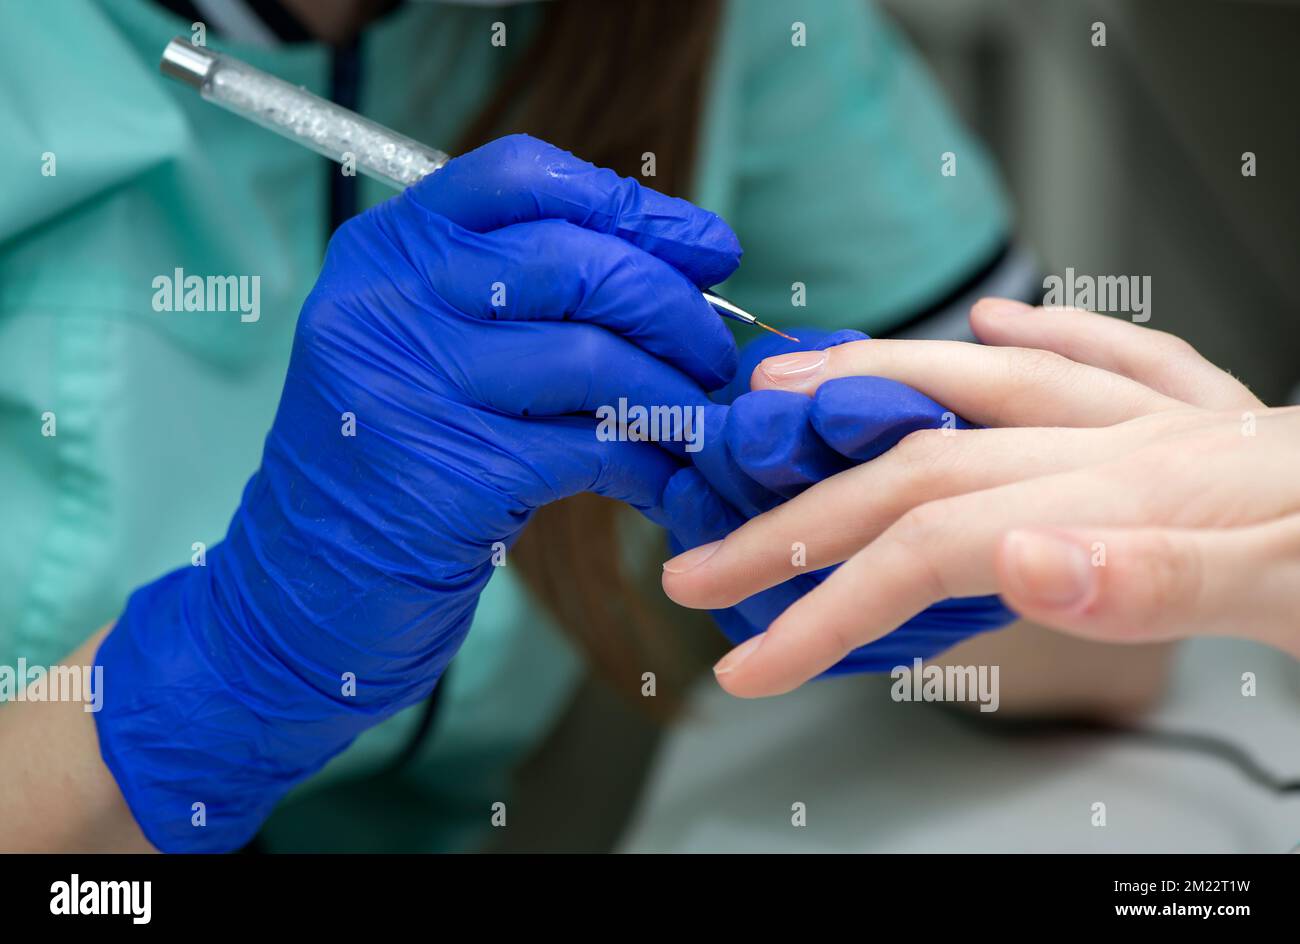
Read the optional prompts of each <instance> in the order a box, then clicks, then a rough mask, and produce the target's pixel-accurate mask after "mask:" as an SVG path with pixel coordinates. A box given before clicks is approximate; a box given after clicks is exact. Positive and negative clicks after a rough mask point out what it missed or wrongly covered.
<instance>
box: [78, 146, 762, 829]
mask: <svg viewBox="0 0 1300 944" xmlns="http://www.w3.org/2000/svg"><path fill="white" fill-rule="evenodd" d="M739 256H740V249H739V246H738V244H737V242H736V238H735V236H734V235H733V234H732V232H731V230H730V229H729V228H728V227H727V226H726V224H725V223H723V222H722V221H721V220H720V219H718V218H717V217H716V216H714V215H713V214H711V213H707V212H705V211H703V210H700V209H697V208H696V207H694V206H692V205H690V204H689V203H686V202H684V201H681V200H675V199H671V198H668V197H665V196H663V195H662V194H658V193H655V192H653V191H651V190H648V189H644V188H642V187H640V186H638V185H637V184H636V183H635V182H634V181H631V180H624V179H620V178H619V177H618V176H617V175H615V174H614V173H613V172H611V171H608V170H599V169H597V168H595V167H593V166H591V165H590V164H586V163H585V162H582V161H579V160H578V159H576V158H574V157H573V156H572V155H570V154H568V153H566V152H563V151H560V150H558V149H556V148H554V147H551V146H549V145H546V144H543V143H541V142H538V141H535V140H533V139H531V138H526V137H521V136H519V137H511V138H506V139H502V140H500V141H496V142H494V143H492V144H489V145H487V146H485V147H483V148H480V149H479V150H477V151H475V152H473V153H471V154H468V155H466V156H464V157H461V158H458V159H456V160H454V161H452V162H451V163H450V164H448V165H447V166H446V167H445V168H444V169H443V170H441V171H439V172H437V173H435V174H434V175H432V176H431V177H429V178H427V179H426V180H424V181H423V182H421V183H420V184H417V185H416V186H415V187H413V188H412V189H410V190H408V191H406V192H405V193H403V194H401V195H400V196H397V197H395V198H394V199H392V200H389V201H388V202H386V203H384V204H382V205H380V206H377V207H375V208H374V209H372V210H370V211H368V212H366V213H364V214H363V215H361V216H360V217H358V218H357V219H355V220H353V221H351V222H349V223H347V224H346V225H345V226H344V227H343V228H342V229H341V230H340V231H339V232H338V234H337V235H336V236H335V237H334V239H333V240H332V241H331V243H330V248H329V253H328V256H327V258H326V260H325V265H324V269H323V271H322V272H321V275H320V278H319V280H318V281H317V283H316V287H315V289H314V291H313V292H312V294H311V296H310V297H309V298H308V299H307V302H306V304H305V305H304V306H303V309H302V313H301V315H300V317H299V320H298V327H297V334H296V337H295V340H294V347H293V354H292V357H291V360H290V364H289V369H288V373H287V376H286V379H285V385H284V392H283V394H282V396H281V400H280V406H279V411H278V413H277V414H276V418H275V421H274V424H273V426H272V428H271V431H270V433H269V435H268V436H267V439H266V445H265V450H264V453H263V457H262V464H261V467H260V468H259V469H258V470H257V472H256V474H255V475H254V476H253V477H252V479H251V480H250V481H249V483H248V486H247V488H246V489H245V491H244V495H243V499H242V502H241V504H240V506H239V508H238V510H237V511H236V512H235V515H234V519H233V520H232V522H231V524H230V529H229V532H228V534H227V536H226V538H225V540H224V541H222V542H221V543H220V544H218V545H216V546H215V547H213V548H212V549H210V550H209V551H208V553H207V561H206V566H203V567H185V568H182V569H180V570H177V571H174V572H173V573H171V574H169V575H167V576H165V577H163V578H162V579H160V580H158V581H157V582H155V583H152V584H150V585H148V586H145V587H143V588H141V589H139V590H137V591H136V592H135V593H134V594H133V595H132V596H131V599H130V601H129V602H128V604H127V607H126V611H125V612H124V613H123V614H122V616H121V618H120V619H119V620H118V622H117V625H116V627H115V628H114V629H113V630H112V632H111V633H110V634H109V636H108V638H107V639H106V640H105V642H104V643H103V645H102V646H101V648H100V650H99V658H98V661H99V662H100V663H101V664H102V665H103V669H104V688H105V697H104V705H103V710H102V711H100V712H99V714H98V715H96V719H97V722H98V727H99V738H100V746H101V751H102V754H103V757H104V760H105V761H106V762H107V764H108V766H109V768H110V769H111V770H112V772H113V775H114V776H115V777H116V779H117V782H118V784H119V786H120V787H121V789H122V792H123V794H124V795H125V797H126V800H127V802H128V804H129V805H130V808H131V810H132V812H133V813H134V815H135V817H136V819H137V821H138V822H139V823H140V825H141V827H142V828H143V830H144V832H145V835H146V836H147V837H148V838H149V840H150V841H151V842H153V843H154V845H156V846H158V847H159V848H161V849H163V850H167V851H173V850H175V851H221V850H228V849H234V848H237V847H239V846H240V845H241V844H243V843H244V842H246V841H247V840H248V839H249V838H250V837H251V836H252V835H253V834H254V833H255V832H256V830H257V829H258V826H259V825H260V823H261V822H262V820H263V819H264V818H265V817H266V816H267V814H268V813H269V812H270V811H271V808H272V807H273V806H274V804H275V802H276V801H277V800H278V799H279V798H280V797H281V796H282V795H283V794H284V793H285V792H286V791H287V790H288V789H289V788H290V787H291V786H292V785H293V784H294V783H296V782H298V781H300V780H302V779H303V778H305V777H306V776H308V775H309V774H311V773H312V772H313V771H315V770H317V769H318V768H320V767H321V766H322V765H323V764H324V763H325V762H326V761H327V760H328V759H329V758H330V757H332V756H333V755H335V754H337V753H338V752H339V751H341V750H342V749H343V748H344V747H346V746H347V745H348V743H349V742H350V741H351V740H352V739H353V738H354V737H356V736H357V734H359V733H360V732H361V731H362V730H364V729H365V728H368V727H370V726H371V725H373V724H375V723H377V722H379V721H381V720H383V719H384V718H386V717H388V716H390V715H392V714H394V713H395V712H397V711H399V710H400V709H402V708H405V707H407V706H409V705H412V704H415V703H416V702H418V701H420V700H421V699H423V698H425V697H426V696H428V694H429V693H430V691H431V690H432V689H433V687H434V685H435V683H436V682H437V681H438V678H439V676H440V675H441V673H442V671H443V669H444V668H445V666H446V665H447V663H448V661H449V660H450V659H451V657H452V655H453V654H454V653H455V651H456V649H457V647H458V646H459V645H460V643H461V641H462V639H463V638H464V636H465V633H466V632H467V630H468V629H469V626H470V621H471V618H472V617H473V614H474V608H475V604H476V602H477V600H478V596H479V593H480V591H481V590H482V589H483V587H484V585H485V584H486V583H487V581H488V578H489V576H490V575H491V574H492V572H493V566H492V564H493V561H492V558H493V555H494V551H499V550H500V549H501V547H502V546H508V545H510V544H511V542H513V541H514V540H515V538H516V537H517V536H518V534H519V532H520V531H521V529H522V528H523V527H524V525H525V523H526V522H527V521H528V519H529V516H530V514H531V513H532V512H533V511H534V510H535V509H536V508H537V507H539V506H541V505H544V504H546V503H548V502H551V501H555V500H556V499H559V498H561V497H564V496H566V495H571V494H574V493H576V492H582V491H592V492H597V493H600V494H602V495H606V496H609V497H613V498H617V499H621V500H623V501H626V502H628V503H629V504H631V505H634V506H635V507H637V508H640V509H642V510H643V511H646V512H647V513H649V514H651V516H652V517H655V518H656V519H659V520H661V519H660V518H659V515H658V514H657V512H656V506H657V505H658V503H659V502H660V500H661V496H662V493H663V490H664V488H665V486H666V483H667V482H668V480H669V478H670V476H671V475H672V474H673V473H674V472H675V471H677V470H678V469H679V468H681V467H682V464H683V463H684V460H685V454H684V452H683V451H682V449H683V446H682V444H680V443H679V444H676V445H675V446H672V447H671V448H673V449H675V450H677V452H676V454H674V453H673V452H670V451H669V449H667V448H665V447H664V446H663V445H660V444H656V443H650V442H619V441H603V440H602V438H601V437H600V436H598V435H597V428H598V421H597V419H596V418H595V417H594V416H592V415H591V414H592V413H593V411H595V410H597V408H598V407H601V406H606V405H614V404H617V403H618V401H619V398H620V397H626V398H627V399H628V401H629V402H630V403H631V404H647V405H659V404H681V405H682V406H687V405H696V404H702V403H705V402H707V397H706V395H705V393H704V392H703V390H704V389H711V388H715V387H718V386H720V385H721V384H723V383H725V382H726V381H727V380H729V379H730V376H731V374H732V372H734V370H735V365H736V351H735V346H734V343H733V342H732V339H731V335H730V333H729V332H728V331H727V330H726V328H725V327H724V326H723V324H722V323H721V321H720V320H719V318H718V316H717V315H716V314H715V313H714V312H713V311H712V310H711V309H710V308H709V306H708V304H707V303H706V302H705V301H704V300H703V298H702V297H701V295H700V293H699V291H698V289H697V288H696V286H703V285H708V284H712V283H714V282H718V281H720V280H722V279H723V278H725V277H726V276H727V275H728V273H730V272H731V270H732V269H733V268H735V266H736V264H737V262H738V260H739ZM353 423H354V424H355V435H347V434H346V433H347V431H348V429H349V426H350V424H353ZM498 542H499V543H498ZM353 680H354V681H353ZM199 803H202V804H204V809H203V811H202V812H203V814H204V815H205V817H206V825H204V826H197V825H192V818H193V819H194V821H195V822H197V821H198V816H197V813H196V811H198V810H199V809H200V808H199V807H197V806H195V804H199Z"/></svg>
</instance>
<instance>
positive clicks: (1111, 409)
mask: <svg viewBox="0 0 1300 944" xmlns="http://www.w3.org/2000/svg"><path fill="white" fill-rule="evenodd" d="M855 375H872V376H877V377H888V378H890V379H892V380H897V381H899V382H900V383H904V384H907V385H908V386H910V387H914V388H916V389H917V390H919V391H921V392H922V393H924V394H925V395H926V396H928V397H930V398H932V399H934V400H936V401H938V402H939V403H942V404H944V405H945V406H946V407H948V408H949V409H950V410H953V411H954V412H955V413H956V414H958V415H960V416H964V417H965V418H966V419H968V420H969V421H970V422H972V423H977V424H979V425H981V426H1109V425H1111V424H1113V423H1121V422H1123V421H1124V420H1128V419H1132V418H1133V417H1136V416H1143V415H1145V414H1148V413H1154V412H1157V411H1160V410H1168V409H1174V408H1177V407H1183V408H1185V407H1186V404H1185V403H1182V402H1180V401H1178V400H1175V399H1173V398H1172V397H1167V396H1165V395H1164V394H1162V393H1157V392H1156V391H1154V390H1152V389H1150V388H1149V387H1146V386H1143V385H1142V384H1140V383H1138V382H1137V381H1134V380H1130V379H1129V378H1127V377H1121V376H1119V375H1118V374H1113V373H1111V372H1110V371H1106V370H1101V369H1099V368H1096V367H1090V366H1088V365H1087V364H1078V363H1075V362H1074V361H1072V360H1070V359H1069V358H1066V357H1062V356H1061V355H1060V354H1056V353H1054V352H1052V351H1040V350H1033V349H1029V348H1006V347H984V346H982V345H979V344H967V343H964V342H961V341H903V340H891V339H879V338H878V339H873V340H870V341H855V342H852V343H849V344H842V345H840V346H839V347H833V348H830V349H828V350H825V351H803V352H800V353H798V354H786V355H783V356H781V357H774V358H768V359H767V360H765V361H763V362H762V363H760V364H759V365H758V367H757V369H755V371H754V373H753V376H752V377H751V379H750V384H751V386H752V387H753V388H754V389H755V390H760V389H776V390H795V391H799V392H802V393H808V394H811V393H813V392H814V391H816V390H817V388H818V387H820V386H821V385H822V384H823V383H825V382H826V381H827V380H830V379H832V378H835V377H851V376H855Z"/></svg>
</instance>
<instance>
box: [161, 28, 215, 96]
mask: <svg viewBox="0 0 1300 944" xmlns="http://www.w3.org/2000/svg"><path fill="white" fill-rule="evenodd" d="M216 61H217V54H216V53H214V52H212V51H211V50H209V49H205V48H204V47H202V46H195V45H194V44H192V43H190V42H189V41H188V40H186V39H182V38H180V37H177V38H176V39H173V40H172V41H171V42H170V43H168V44H167V48H166V49H164V50H163V54H162V61H161V62H159V63H158V68H159V69H160V70H161V71H162V74H163V75H165V76H168V77H170V78H173V79H177V80H178V81H181V82H184V83H185V84H186V85H189V86H192V87H193V88H196V89H202V88H203V83H204V82H206V81H207V79H208V74H209V73H210V72H211V71H212V66H213V64H214V63H215V62H216Z"/></svg>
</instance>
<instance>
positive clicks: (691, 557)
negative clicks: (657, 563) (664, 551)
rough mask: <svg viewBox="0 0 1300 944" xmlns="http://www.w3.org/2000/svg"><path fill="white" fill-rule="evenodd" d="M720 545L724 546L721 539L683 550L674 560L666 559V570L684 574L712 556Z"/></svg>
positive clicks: (671, 572)
mask: <svg viewBox="0 0 1300 944" xmlns="http://www.w3.org/2000/svg"><path fill="white" fill-rule="evenodd" d="M720 547H722V542H721V541H713V542H712V543H709V544H701V545H700V546H699V547H693V548H691V549H690V550H689V551H683V552H682V553H680V554H678V555H677V556H676V557H674V558H673V559H672V560H668V561H664V570H666V571H668V573H670V574H684V573H686V571H688V570H694V569H695V568H696V567H699V566H700V565H701V564H703V563H704V562H705V561H706V560H708V559H709V558H710V557H712V556H713V555H714V554H715V553H716V552H717V550H718V548H720Z"/></svg>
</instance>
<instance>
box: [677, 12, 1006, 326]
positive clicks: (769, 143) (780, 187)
mask: <svg viewBox="0 0 1300 944" xmlns="http://www.w3.org/2000/svg"><path fill="white" fill-rule="evenodd" d="M717 56H718V61H717V66H716V71H715V76H714V82H713V86H712V88H711V89H710V90H709V109H708V113H707V114H706V116H705V121H704V123H703V126H702V131H701V139H700V140H701V156H702V158H703V159H702V161H701V164H700V167H699V172H698V174H697V179H696V195H697V197H698V199H699V200H700V202H701V203H703V205H705V206H707V207H709V208H710V209H712V210H715V211H716V212H718V213H720V214H721V215H722V216H724V217H725V218H726V219H727V220H728V221H730V222H731V224H732V226H733V227H734V228H735V229H736V231H737V233H738V234H739V235H740V239H741V244H742V245H743V246H744V247H745V259H744V262H743V264H742V266H741V269H740V271H739V272H738V273H737V274H736V275H735V276H733V277H732V279H731V280H730V282H728V284H727V286H726V287H725V291H726V292H727V293H728V294H729V295H730V296H731V297H733V298H734V299H735V300H736V301H737V302H739V303H740V304H742V305H745V306H746V307H748V308H750V310H752V311H754V312H756V313H759V314H760V317H766V316H770V319H774V320H775V322H776V323H778V324H788V325H801V324H806V325H815V326H817V327H819V328H825V329H836V328H843V327H853V328H859V329H861V330H864V331H867V332H868V333H872V334H877V333H884V332H887V331H888V329H889V328H890V327H891V326H893V325H896V324H899V323H900V322H902V321H905V320H907V318H908V317H909V316H911V315H913V314H915V313H916V312H917V311H919V310H922V309H924V308H926V307H928V305H930V304H932V303H934V302H937V301H938V300H939V299H940V298H942V297H943V296H944V295H946V294H947V293H948V292H951V291H953V290H954V289H956V288H958V287H959V286H960V285H961V284H962V283H963V282H964V281H965V280H966V279H968V278H969V277H970V276H972V275H973V274H975V272H976V271H977V270H978V269H980V268H981V267H982V266H983V265H985V264H986V263H988V262H989V261H990V260H991V259H992V258H993V257H994V256H995V255H996V254H997V252H998V251H999V250H1000V248H1001V247H1002V246H1003V245H1004V244H1005V243H1006V241H1007V239H1008V236H1009V231H1010V221H1009V218H1008V210H1007V203H1006V200H1005V198H1004V196H1003V193H1002V190H1001V187H1000V185H999V182H998V180H997V177H996V174H995V172H994V170H993V168H992V166H991V164H990V161H989V159H988V157H987V156H986V155H985V153H984V151H983V149H982V148H981V147H980V146H979V144H978V143H977V142H976V141H975V140H974V139H973V138H972V137H971V136H970V135H969V134H968V133H967V132H966V131H965V130H964V129H963V128H962V127H961V125H960V124H959V123H958V122H957V121H956V120H955V118H954V117H953V115H952V114H951V113H950V112H949V110H948V108H947V107H946V105H945V103H944V100H943V97H942V95H941V93H940V91H939V90H938V88H937V87H936V86H935V84H934V82H933V80H932V78H931V77H930V75H929V74H928V73H927V71H926V69H925V67H924V66H923V64H922V63H921V62H920V60H919V58H918V57H917V55H916V54H915V53H914V52H913V50H912V49H911V48H910V47H909V46H908V45H907V43H906V41H905V40H904V38H903V37H902V36H901V35H900V33H899V31H898V30H897V29H896V28H895V26H894V25H893V24H891V23H890V22H889V21H887V20H886V19H885V18H884V17H883V16H882V15H881V14H880V12H879V11H878V10H877V9H876V8H875V6H874V5H872V4H870V3H868V2H865V0H780V2H777V0H732V2H731V3H730V4H729V5H728V8H727V21H726V32H725V35H724V37H723V39H722V41H721V43H720V45H719V48H718V50H717ZM945 164H946V166H945ZM945 170H947V171H949V173H951V176H949V175H946V174H945ZM800 289H802V291H801V290H800Z"/></svg>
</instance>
